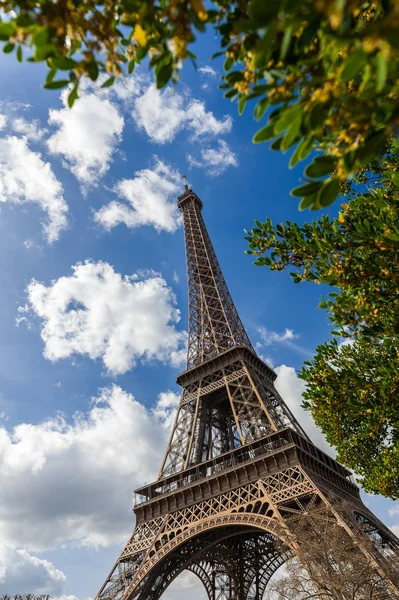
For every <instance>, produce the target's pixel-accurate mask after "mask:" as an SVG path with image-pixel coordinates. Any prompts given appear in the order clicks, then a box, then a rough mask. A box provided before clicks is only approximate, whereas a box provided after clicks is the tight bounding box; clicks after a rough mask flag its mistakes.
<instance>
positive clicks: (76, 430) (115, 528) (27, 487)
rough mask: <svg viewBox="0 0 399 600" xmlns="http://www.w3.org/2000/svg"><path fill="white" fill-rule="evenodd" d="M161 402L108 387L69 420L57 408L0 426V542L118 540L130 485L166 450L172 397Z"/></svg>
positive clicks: (125, 526) (126, 530) (124, 529)
mask: <svg viewBox="0 0 399 600" xmlns="http://www.w3.org/2000/svg"><path fill="white" fill-rule="evenodd" d="M160 402H161V406H159V407H156V408H155V410H154V411H150V410H147V409H146V408H145V407H144V406H143V405H142V404H140V403H139V402H137V401H136V400H135V399H134V398H133V396H132V395H131V394H128V393H126V392H124V391H123V390H122V389H121V388H120V387H117V386H111V387H108V388H105V389H103V390H101V391H100V393H99V396H98V397H97V398H94V399H93V401H92V407H91V409H90V411H89V412H88V413H87V414H76V415H75V416H74V419H73V422H72V423H71V424H70V423H68V422H67V421H66V420H65V418H64V417H63V416H62V415H58V416H57V417H56V418H54V419H48V420H47V421H45V422H43V423H41V424H39V425H32V424H21V425H19V426H17V427H15V428H14V429H13V430H12V431H7V430H6V429H5V428H4V427H2V428H0V479H1V482H2V493H1V496H0V537H1V539H2V540H3V542H4V543H5V544H7V545H8V546H10V547H24V548H26V549H27V550H29V551H31V552H32V551H44V550H46V549H49V548H53V547H54V546H55V545H57V544H59V543H63V544H65V543H68V542H75V543H80V544H83V545H88V546H95V547H100V546H107V545H109V544H112V543H119V544H120V543H123V542H124V541H125V540H126V539H127V538H128V536H129V535H130V532H131V530H132V528H133V524H134V523H133V518H132V514H131V497H132V490H133V489H134V488H135V487H138V486H139V485H142V484H143V483H144V482H145V481H151V480H152V479H154V478H156V476H157V471H158V469H159V467H160V461H161V456H162V454H163V452H165V449H166V445H167V438H168V435H169V424H170V421H171V419H172V418H173V415H174V410H175V406H174V405H175V403H172V402H171V401H170V398H169V404H171V406H168V407H166V406H165V397H161V399H160ZM59 577H60V582H61V583H62V577H61V576H59ZM0 581H1V571H0ZM54 593H55V592H54ZM58 593H61V592H58Z"/></svg>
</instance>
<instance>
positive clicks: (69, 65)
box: [51, 56, 78, 71]
mask: <svg viewBox="0 0 399 600" xmlns="http://www.w3.org/2000/svg"><path fill="white" fill-rule="evenodd" d="M51 63H52V64H53V65H54V67H55V68H56V69H60V70H61V71H71V70H72V69H74V68H75V67H76V66H77V64H78V63H77V62H76V61H75V60H73V59H72V58H68V57H67V56H55V57H54V58H53V59H52V60H51Z"/></svg>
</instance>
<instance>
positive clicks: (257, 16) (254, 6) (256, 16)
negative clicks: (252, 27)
mask: <svg viewBox="0 0 399 600" xmlns="http://www.w3.org/2000/svg"><path fill="white" fill-rule="evenodd" d="M248 8H249V14H250V15H251V18H252V20H253V21H254V23H255V24H256V27H258V28H260V27H263V26H265V25H267V24H268V23H269V22H270V21H271V20H272V19H274V18H275V17H276V16H277V14H278V12H279V11H280V10H281V8H282V6H281V0H267V1H265V0H251V2H250V4H249V7H248Z"/></svg>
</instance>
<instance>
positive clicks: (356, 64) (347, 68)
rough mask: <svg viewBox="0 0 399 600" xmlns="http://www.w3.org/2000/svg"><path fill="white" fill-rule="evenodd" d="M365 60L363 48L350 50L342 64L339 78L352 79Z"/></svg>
mask: <svg viewBox="0 0 399 600" xmlns="http://www.w3.org/2000/svg"><path fill="white" fill-rule="evenodd" d="M366 60H367V54H366V53H365V52H364V50H362V49H358V50H355V51H354V52H352V54H350V55H349V57H348V58H347V59H346V61H345V62H344V64H343V65H342V70H341V74H340V80H341V81H349V80H350V79H353V78H354V77H355V76H356V75H357V74H358V73H359V71H360V70H361V69H362V68H363V67H364V65H365V63H366Z"/></svg>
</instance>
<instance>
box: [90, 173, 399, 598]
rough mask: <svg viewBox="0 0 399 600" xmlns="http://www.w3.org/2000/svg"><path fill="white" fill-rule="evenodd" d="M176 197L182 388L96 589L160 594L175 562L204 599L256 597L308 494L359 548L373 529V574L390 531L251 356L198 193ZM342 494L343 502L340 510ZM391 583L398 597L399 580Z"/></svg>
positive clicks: (398, 544)
mask: <svg viewBox="0 0 399 600" xmlns="http://www.w3.org/2000/svg"><path fill="white" fill-rule="evenodd" d="M178 207H179V209H180V211H181V212H182V215H183V223H184V236H185V247H186V262H187V277H188V297H189V317H188V318H189V334H188V350H187V368H186V370H185V371H184V372H183V373H181V374H180V375H179V376H178V377H177V383H178V384H179V385H180V386H181V388H182V395H181V399H180V402H179V406H178V409H177V414H176V418H175V422H174V425H173V429H172V432H171V436H170V440H169V444H168V448H167V450H166V454H165V457H164V460H163V462H162V465H161V470H160V473H159V477H158V480H157V481H155V482H154V483H152V484H150V485H146V486H145V487H143V488H140V489H139V490H136V493H137V494H138V495H139V497H140V503H138V504H136V505H135V508H134V512H135V515H136V527H135V530H134V532H133V535H132V537H131V538H130V540H129V542H128V543H127V545H126V547H125V548H124V550H123V552H122V553H121V555H120V556H119V558H118V560H117V561H116V563H115V565H114V567H113V569H112V571H111V573H110V574H109V576H108V577H107V579H106V581H105V583H104V585H103V586H102V588H101V590H100V592H99V593H98V595H97V597H96V600H158V599H159V598H161V596H162V594H163V592H164V591H165V590H166V588H167V587H168V586H169V585H170V583H171V582H172V581H173V580H174V579H175V578H176V577H177V576H178V575H179V574H180V573H181V572H182V571H183V570H185V569H188V570H191V571H192V572H194V573H195V574H196V575H197V576H198V577H199V578H200V579H201V581H202V582H203V584H204V586H205V589H206V591H207V593H208V598H209V599H210V600H249V599H250V598H251V599H254V600H261V598H262V596H263V592H264V590H265V589H266V586H267V583H268V581H269V579H270V577H271V576H272V575H273V573H274V572H275V570H276V569H277V568H278V567H279V566H280V565H281V564H283V563H284V562H285V560H287V559H288V558H290V557H292V556H293V555H294V554H295V547H296V546H295V540H294V538H293V536H292V526H291V523H293V522H294V520H296V521H297V520H298V519H300V518H301V517H302V516H303V515H305V514H306V513H307V511H308V509H309V507H310V506H318V505H320V506H324V507H326V508H328V509H331V512H332V513H334V514H335V516H336V518H337V520H338V522H339V523H340V525H342V526H343V527H344V528H345V529H346V530H347V532H348V534H349V535H351V536H355V533H354V531H355V530H356V531H360V533H358V534H356V535H357V536H358V538H359V539H357V540H356V541H357V544H358V546H359V547H361V548H362V547H364V552H366V547H367V544H366V542H365V541H363V542H362V539H363V538H362V537H361V536H362V535H363V536H366V535H367V534H370V535H371V537H372V539H373V540H374V542H373V543H374V544H375V553H374V554H373V556H372V557H371V558H370V560H371V561H372V562H373V564H374V565H375V568H376V569H378V570H379V572H381V573H383V572H384V564H385V563H384V561H385V560H386V559H385V554H386V552H385V550H386V548H389V551H390V552H391V553H392V552H394V553H399V540H398V539H397V538H396V537H395V536H394V535H393V533H392V532H391V531H390V530H389V529H388V528H386V527H385V526H384V525H383V524H382V523H381V522H380V521H379V520H378V519H377V518H376V517H375V516H374V515H373V514H372V513H371V512H370V511H369V510H368V509H367V508H366V507H365V506H364V505H363V503H362V502H361V500H360V495H359V489H358V487H357V486H356V485H355V484H354V483H353V481H352V478H351V473H350V472H349V471H348V470H347V469H345V468H344V467H343V466H342V465H340V464H339V463H337V462H336V461H334V460H333V459H331V458H330V457H329V456H328V455H326V454H325V453H324V452H322V451H321V450H319V449H318V448H316V446H314V444H313V443H312V442H311V441H310V439H309V438H308V436H307V435H306V433H305V432H304V430H303V429H302V428H301V426H300V424H299V423H298V422H297V421H296V419H295V418H294V416H293V415H292V413H291V411H290V410H289V408H288V407H287V405H286V404H285V403H284V401H283V399H282V398H281V397H280V395H279V394H278V392H277V390H276V388H275V387H274V381H275V379H276V374H275V373H274V371H273V370H272V369H270V367H268V366H267V365H266V364H265V363H264V362H263V361H262V360H260V358H259V357H258V356H257V355H256V353H255V351H254V349H253V347H252V344H251V342H250V340H249V337H248V335H247V333H246V331H245V329H244V326H243V324H242V322H241V320H240V317H239V315H238V312H237V310H236V307H235V306H234V303H233V300H232V298H231V296H230V292H229V290H228V288H227V285H226V282H225V280H224V277H223V273H222V270H221V268H220V265H219V263H218V260H217V257H216V254H215V251H214V249H213V246H212V243H211V240H210V238H209V234H208V231H207V229H206V226H205V223H204V220H203V217H202V208H203V205H202V202H201V200H200V199H199V197H198V196H197V195H196V194H195V193H194V192H193V191H192V190H191V189H190V188H189V187H188V185H187V183H186V181H185V189H184V192H183V193H182V195H181V196H179V198H178ZM340 500H341V501H342V500H344V501H345V506H347V507H348V506H349V507H350V510H346V512H345V514H344V513H343V510H342V509H341V512H340V511H339V509H338V508H337V507H338V505H339V506H341V504H339V501H340ZM359 524H361V526H360V530H359ZM363 531H364V533H363ZM359 536H360V537H359ZM364 539H366V538H364ZM375 540H378V543H377V542H375ZM278 541H279V542H280V543H277V542H278ZM362 544H363V546H362ZM391 586H392V590H393V593H395V594H397V595H398V597H399V581H396V582H395V581H392V583H391ZM392 597H393V598H394V597H396V596H392Z"/></svg>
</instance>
